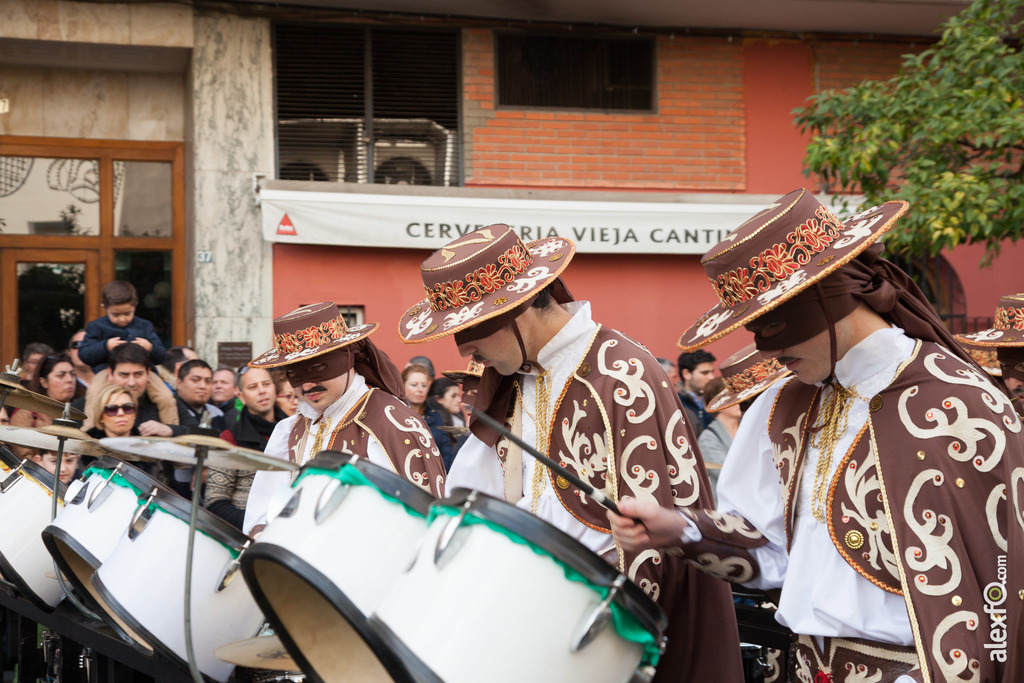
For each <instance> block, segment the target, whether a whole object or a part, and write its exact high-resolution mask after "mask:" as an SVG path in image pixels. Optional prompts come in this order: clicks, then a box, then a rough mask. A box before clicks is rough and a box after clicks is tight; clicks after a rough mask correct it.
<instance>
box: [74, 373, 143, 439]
mask: <svg viewBox="0 0 1024 683" xmlns="http://www.w3.org/2000/svg"><path fill="white" fill-rule="evenodd" d="M96 405H97V406H98V410H97V411H96V413H97V414H96V415H93V416H92V417H93V421H94V422H95V423H96V426H95V427H92V428H91V429H90V430H89V431H87V432H86V434H88V435H89V436H91V437H93V438H95V439H102V438H103V437H106V436H138V435H139V430H138V429H136V428H135V402H134V401H133V400H132V395H131V394H130V393H129V392H128V390H127V389H123V388H121V387H119V386H117V385H116V384H111V385H110V386H108V387H107V388H105V389H104V390H103V392H102V393H101V394H100V400H99V401H98V402H97V404H96Z"/></svg>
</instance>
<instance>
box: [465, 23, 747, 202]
mask: <svg viewBox="0 0 1024 683" xmlns="http://www.w3.org/2000/svg"><path fill="white" fill-rule="evenodd" d="M492 35H493V34H492V33H491V31H489V30H467V31H465V32H464V41H463V49H464V56H463V64H464V90H465V101H464V113H463V117H464V121H465V124H466V135H465V139H466V157H465V158H466V185H472V186H491V187H501V186H517V187H548V188H567V189H568V188H577V189H579V188H582V189H616V190H630V189H632V190H702V191H707V190H731V191H742V190H743V183H744V175H745V168H744V156H743V148H744V133H743V99H742V98H743V92H742V90H743V88H742V74H741V67H742V49H741V46H740V44H739V41H736V42H732V43H731V42H729V41H727V40H726V39H724V38H679V37H677V38H675V39H672V38H670V37H660V38H658V43H657V50H658V57H657V64H658V73H657V84H656V92H657V111H656V112H655V113H653V114H629V115H626V114H603V113H592V112H582V111H533V110H515V109H495V102H494V97H495V95H494V44H493V40H492Z"/></svg>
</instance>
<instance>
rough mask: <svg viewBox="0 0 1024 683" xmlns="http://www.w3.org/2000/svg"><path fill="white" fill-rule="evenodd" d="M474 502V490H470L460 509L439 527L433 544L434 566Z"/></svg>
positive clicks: (438, 563)
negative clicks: (438, 532)
mask: <svg viewBox="0 0 1024 683" xmlns="http://www.w3.org/2000/svg"><path fill="white" fill-rule="evenodd" d="M475 502H476V491H472V492H470V494H469V495H468V496H466V502H465V503H463V504H462V510H461V511H460V512H459V514H458V515H456V516H455V517H452V518H451V519H449V520H448V522H447V523H445V525H444V528H443V529H441V533H440V534H438V536H437V544H436V545H435V546H434V566H435V567H440V562H441V556H442V555H444V553H445V551H447V550H448V548H449V546H450V545H451V542H452V539H454V538H455V532H456V531H458V530H459V527H460V526H462V520H464V519H465V518H466V513H467V512H469V508H471V507H473V504H474V503H475Z"/></svg>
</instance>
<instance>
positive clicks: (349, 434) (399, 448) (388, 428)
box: [288, 388, 444, 498]
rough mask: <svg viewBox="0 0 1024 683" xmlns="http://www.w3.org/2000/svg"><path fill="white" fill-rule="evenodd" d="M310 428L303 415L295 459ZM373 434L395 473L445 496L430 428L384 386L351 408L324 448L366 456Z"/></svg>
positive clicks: (292, 440) (292, 443) (294, 435)
mask: <svg viewBox="0 0 1024 683" xmlns="http://www.w3.org/2000/svg"><path fill="white" fill-rule="evenodd" d="M310 431H311V428H310V419H309V418H307V417H302V416H299V419H297V420H296V421H295V424H293V425H292V431H291V433H290V434H289V435H288V454H289V456H290V457H291V458H292V459H294V453H295V452H296V451H297V446H298V444H299V442H300V441H301V440H302V438H303V436H304V435H306V434H309V433H310ZM371 436H372V437H373V438H374V440H376V441H377V443H379V444H380V446H381V448H383V449H384V452H385V453H386V454H387V456H388V460H389V461H390V462H391V467H392V468H393V469H394V471H395V472H397V473H398V474H399V475H400V476H402V477H405V478H406V479H408V480H409V481H411V482H412V483H414V484H416V485H417V486H419V487H420V488H421V489H423V490H424V491H426V492H427V493H430V494H431V495H433V496H434V497H435V498H437V497H440V496H442V495H444V463H443V461H442V460H441V454H440V452H439V451H438V450H437V445H436V444H435V443H434V439H433V437H432V436H431V434H430V427H428V426H427V423H426V422H424V421H423V418H422V417H420V416H419V415H417V414H416V413H415V412H414V411H413V410H412V408H410V407H409V406H407V405H406V404H405V403H403V402H402V401H400V400H399V399H398V398H396V397H395V396H392V395H391V394H389V393H388V392H386V391H383V390H381V389H377V388H371V389H370V390H369V391H367V392H366V393H365V394H364V395H363V396H362V398H360V399H359V400H358V401H357V402H356V404H355V405H354V406H352V408H351V409H349V411H348V413H347V414H346V415H345V417H344V418H342V420H341V422H340V423H339V424H338V426H337V427H336V428H335V430H334V431H333V432H332V433H331V435H330V437H329V438H328V439H327V440H326V443H325V444H324V450H335V451H341V452H342V453H354V454H356V455H362V456H366V454H367V444H368V443H369V440H370V437H371ZM309 438H312V436H311V435H310V437H309ZM314 455H315V454H314Z"/></svg>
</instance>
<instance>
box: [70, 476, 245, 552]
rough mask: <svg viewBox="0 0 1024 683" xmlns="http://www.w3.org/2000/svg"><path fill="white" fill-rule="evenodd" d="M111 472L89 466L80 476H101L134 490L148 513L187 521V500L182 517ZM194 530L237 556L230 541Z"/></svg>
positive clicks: (180, 513)
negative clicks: (156, 513) (160, 513)
mask: <svg viewBox="0 0 1024 683" xmlns="http://www.w3.org/2000/svg"><path fill="white" fill-rule="evenodd" d="M111 472H112V470H110V469H104V468H102V467H90V468H89V469H87V470H86V471H85V472H83V473H82V477H81V478H82V479H85V480H87V479H89V477H91V476H92V475H94V474H95V475H97V476H100V477H103V478H104V479H106V480H107V481H108V484H114V485H115V486H123V487H124V488H126V489H130V490H131V491H134V492H135V495H136V497H138V499H139V505H143V504H145V506H146V510H147V511H149V513H150V514H152V513H154V512H162V513H164V514H166V515H172V516H174V517H178V518H179V519H183V520H184V521H185V522H187V521H188V509H187V507H188V506H187V503H188V501H187V500H185V499H184V498H183V499H182V500H184V501H185V509H184V514H185V516H184V517H182V510H179V511H178V514H175V513H174V511H172V510H168V509H165V508H164V507H163V506H160V505H157V503H156V500H155V498H154V499H151V497H150V494H148V493H147V492H145V491H143V490H142V489H141V488H139V487H138V486H136V485H135V484H133V483H132V482H130V481H128V480H127V479H126V478H125V477H124V476H123V475H122V474H121V473H120V472H113V476H111ZM163 499H164V501H166V502H168V503H172V502H178V501H176V500H173V499H170V498H168V497H167V496H166V495H165V496H164V498H163ZM210 514H211V516H212V513H210ZM218 521H219V518H218ZM223 524H225V525H226V524H227V522H223ZM196 532H197V533H200V534H202V535H203V536H206V537H207V538H209V539H210V540H211V541H216V542H217V543H219V544H220V545H222V546H224V548H225V549H227V551H228V552H229V553H231V557H232V559H237V558H238V556H239V550H238V549H237V548H235V547H234V546H233V545H232V544H231V543H228V542H225V541H224V539H222V538H218V537H217V536H216V535H214V534H211V533H209V532H207V531H206V530H204V529H200V528H198V527H197V528H196Z"/></svg>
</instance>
